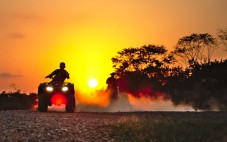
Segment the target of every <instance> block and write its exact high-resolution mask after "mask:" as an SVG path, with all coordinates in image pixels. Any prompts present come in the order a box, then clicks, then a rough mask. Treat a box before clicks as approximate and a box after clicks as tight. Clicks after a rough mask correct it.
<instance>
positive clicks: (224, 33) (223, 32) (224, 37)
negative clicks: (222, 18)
mask: <svg viewBox="0 0 227 142" xmlns="http://www.w3.org/2000/svg"><path fill="white" fill-rule="evenodd" d="M218 37H219V39H220V40H221V42H222V44H223V45H224V46H225V48H226V49H225V51H227V28H226V29H219V30H218Z"/></svg>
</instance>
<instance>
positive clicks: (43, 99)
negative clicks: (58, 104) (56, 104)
mask: <svg viewBox="0 0 227 142" xmlns="http://www.w3.org/2000/svg"><path fill="white" fill-rule="evenodd" d="M47 109H48V103H47V96H46V94H38V110H39V111H41V112H46V111H47Z"/></svg>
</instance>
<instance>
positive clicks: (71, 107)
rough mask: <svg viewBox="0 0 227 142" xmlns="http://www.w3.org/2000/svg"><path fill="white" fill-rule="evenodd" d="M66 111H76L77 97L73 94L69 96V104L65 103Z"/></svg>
mask: <svg viewBox="0 0 227 142" xmlns="http://www.w3.org/2000/svg"><path fill="white" fill-rule="evenodd" d="M65 110H66V112H70V113H72V112H74V111H75V98H74V96H72V95H69V96H68V97H67V104H66V105H65Z"/></svg>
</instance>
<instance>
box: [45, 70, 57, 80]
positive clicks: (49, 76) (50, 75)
mask: <svg viewBox="0 0 227 142" xmlns="http://www.w3.org/2000/svg"><path fill="white" fill-rule="evenodd" d="M57 72H58V70H55V71H53V72H52V73H51V74H49V75H47V76H46V77H45V78H52V77H53V75H55V74H56V73H57Z"/></svg>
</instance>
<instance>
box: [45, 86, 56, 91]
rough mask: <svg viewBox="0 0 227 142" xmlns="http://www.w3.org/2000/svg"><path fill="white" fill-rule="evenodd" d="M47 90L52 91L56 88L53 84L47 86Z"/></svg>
mask: <svg viewBox="0 0 227 142" xmlns="http://www.w3.org/2000/svg"><path fill="white" fill-rule="evenodd" d="M46 90H47V91H48V92H52V91H53V90H54V88H53V87H52V86H47V87H46Z"/></svg>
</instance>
